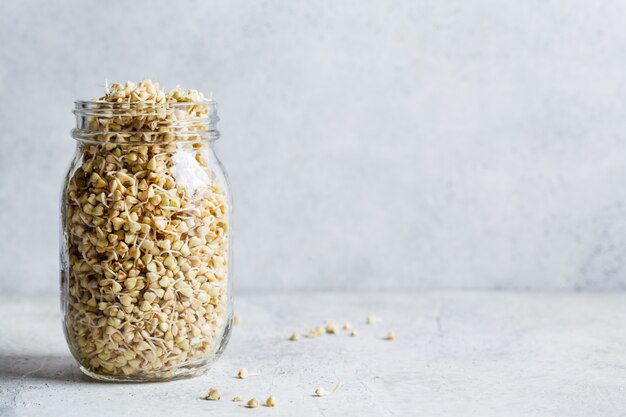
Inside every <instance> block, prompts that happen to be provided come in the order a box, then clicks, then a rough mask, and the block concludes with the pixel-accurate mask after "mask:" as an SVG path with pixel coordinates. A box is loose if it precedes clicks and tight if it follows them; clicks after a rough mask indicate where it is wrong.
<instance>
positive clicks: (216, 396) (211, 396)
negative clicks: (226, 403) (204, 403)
mask: <svg viewBox="0 0 626 417" xmlns="http://www.w3.org/2000/svg"><path fill="white" fill-rule="evenodd" d="M221 398H222V396H221V395H220V392H219V391H218V390H217V388H211V389H210V390H209V393H208V394H207V395H206V397H204V399H205V400H209V401H218V400H220V399H221Z"/></svg>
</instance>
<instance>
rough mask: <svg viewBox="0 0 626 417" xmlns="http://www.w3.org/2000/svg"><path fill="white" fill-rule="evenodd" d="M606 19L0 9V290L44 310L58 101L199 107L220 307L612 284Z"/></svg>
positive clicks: (129, 5) (482, 8)
mask: <svg viewBox="0 0 626 417" xmlns="http://www.w3.org/2000/svg"><path fill="white" fill-rule="evenodd" d="M624 16H626V3H625V2H621V1H602V2H591V1H585V0H570V1H565V0H561V1H539V0H534V1H532V0H529V1H515V0H497V1H489V0H473V1H467V0H446V1H426V0H418V1H415V0H402V1H395V2H391V1H367V2H366V1H345V2H338V1H333V0H322V1H320V0H316V1H308V2H305V1H277V0H270V1H262V2H247V1H228V2H217V1H178V2H175V4H174V2H170V1H163V0H161V1H123V2H122V1H106V2H104V1H55V2H51V1H43V0H41V1H33V0H20V1H10V0H1V1H0V108H1V111H0V128H1V132H0V145H1V148H0V181H1V182H0V185H1V189H0V230H1V232H2V233H1V237H0V264H1V265H2V268H0V291H2V292H4V293H10V292H22V293H43V292H55V291H57V281H58V272H57V270H58V266H57V263H58V261H57V259H58V255H57V254H58V238H57V237H58V207H59V191H60V185H61V181H62V178H63V175H64V172H65V170H66V169H67V166H68V163H69V161H70V157H71V154H72V152H73V148H74V146H75V144H74V142H73V140H72V139H71V138H70V136H69V131H70V129H71V128H72V127H73V122H74V121H73V117H72V114H71V110H72V102H73V100H74V99H76V98H78V97H91V96H96V95H97V94H98V93H99V92H100V90H101V86H102V85H103V84H104V82H105V80H108V81H109V82H113V81H124V80H126V79H134V80H140V79H142V78H144V77H147V78H153V79H155V80H158V81H160V82H161V84H165V85H166V86H169V87H173V86H175V85H176V84H181V85H182V86H185V87H194V88H197V89H200V90H203V91H205V92H209V91H213V93H214V97H215V98H216V99H217V100H218V102H219V103H220V112H221V116H222V123H221V124H220V126H221V131H222V133H223V138H222V139H221V140H220V142H219V143H218V152H219V153H220V155H221V157H222V160H223V162H224V164H225V165H226V167H227V168H228V171H229V174H230V178H231V182H232V188H233V191H234V196H235V204H236V205H235V210H236V213H235V215H236V225H235V227H236V260H235V264H236V286H237V288H238V289H239V290H248V291H252V290H255V291H256V290H258V291H282V290H290V289H321V290H324V289H349V290H351V289H365V290H378V289H380V290H386V289H398V288H461V289H465V288H481V289H482V288H485V289H509V288H512V289H592V290H596V289H607V290H610V289H623V288H625V287H626V263H625V262H626V257H625V256H624V254H625V253H626V206H625V202H626V140H625V137H626V25H624Z"/></svg>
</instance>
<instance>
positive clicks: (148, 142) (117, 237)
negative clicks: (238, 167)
mask: <svg viewBox="0 0 626 417" xmlns="http://www.w3.org/2000/svg"><path fill="white" fill-rule="evenodd" d="M74 114H75V115H76V119H77V127H76V128H75V129H74V130H73V131H72V136H73V137H74V138H75V139H76V140H77V147H76V153H75V155H74V159H73V161H72V163H71V166H70V169H69V172H68V174H67V177H66V179H65V183H64V186H63V195H62V204H61V256H60V258H61V304H62V311H63V317H64V331H65V336H66V340H67V343H68V345H69V348H70V350H71V352H72V354H73V355H74V357H75V358H76V360H77V361H78V363H79V365H80V368H81V370H82V371H83V372H84V373H85V374H87V375H89V376H90V377H92V378H95V379H99V380H107V381H161V380H169V379H173V378H179V377H186V376H193V375H199V374H201V373H203V372H204V371H205V370H206V369H207V368H208V367H209V366H210V365H211V363H212V362H213V361H214V360H215V359H216V358H217V357H218V356H219V355H220V353H221V352H222V350H223V349H224V347H225V346H226V344H227V342H228V338H229V335H230V329H231V321H232V297H231V288H232V286H231V282H232V275H231V273H230V270H231V268H230V264H231V263H230V262H229V259H230V258H231V256H232V254H231V251H230V249H231V231H230V227H229V225H230V207H231V199H230V194H229V191H228V184H227V179H226V176H225V172H224V171H223V168H222V165H221V163H220V162H219V160H218V159H217V156H216V154H215V152H214V149H213V144H214V141H215V140H216V139H218V138H219V132H218V131H217V129H216V123H217V121H218V120H219V118H218V117H217V106H216V103H215V102H214V101H212V100H202V101H196V102H189V101H188V102H180V103H160V104H155V103H145V102H139V103H130V102H123V103H111V102H103V101H99V100H94V101H77V102H76V108H75V110H74Z"/></svg>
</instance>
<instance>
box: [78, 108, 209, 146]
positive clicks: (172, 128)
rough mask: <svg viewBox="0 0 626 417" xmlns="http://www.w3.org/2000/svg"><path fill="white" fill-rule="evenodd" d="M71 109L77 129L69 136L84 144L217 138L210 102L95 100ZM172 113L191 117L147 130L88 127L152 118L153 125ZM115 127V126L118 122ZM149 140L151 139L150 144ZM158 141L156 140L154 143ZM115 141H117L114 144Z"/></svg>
mask: <svg viewBox="0 0 626 417" xmlns="http://www.w3.org/2000/svg"><path fill="white" fill-rule="evenodd" d="M74 104H75V108H74V110H73V111H72V113H74V115H76V118H77V127H76V128H75V129H73V130H72V136H73V137H74V138H75V139H77V140H79V141H81V142H88V143H98V142H100V143H102V142H109V141H112V142H116V141H117V140H119V141H120V142H122V143H128V142H127V141H126V140H125V139H124V137H129V136H135V138H134V139H133V140H132V141H131V143H133V144H139V143H156V142H161V141H162V137H163V136H166V135H168V134H169V135H174V136H175V137H176V138H178V139H182V140H185V141H189V140H193V139H194V138H195V139H200V140H202V139H209V140H215V139H218V138H219V131H218V130H217V128H216V123H217V122H218V121H219V120H220V119H219V116H218V115H217V102H216V101H215V100H213V99H204V100H202V101H181V102H161V103H156V102H153V101H137V102H127V101H126V102H112V101H106V100H99V99H79V100H76V101H75V102H74ZM194 107H198V109H201V110H202V112H200V113H197V115H196V113H195V110H194ZM176 111H184V112H185V113H187V114H188V115H189V113H191V114H192V116H191V117H187V118H184V119H181V120H177V117H176V116H175V115H174V117H173V119H172V120H168V121H167V122H166V123H165V126H163V127H160V128H157V129H156V130H155V128H154V127H153V128H151V129H137V128H133V129H131V130H115V131H112V130H109V129H108V128H107V129H93V128H92V127H88V123H86V121H88V120H94V119H96V120H100V121H101V123H102V124H104V122H105V121H106V120H111V122H106V123H107V124H108V123H113V122H117V121H118V120H126V121H127V123H128V120H132V119H135V118H140V119H144V118H153V120H154V121H155V123H159V122H162V121H165V120H166V117H168V116H169V115H172V114H173V113H174V112H176ZM118 123H119V122H118ZM149 138H153V139H152V140H150V139H149ZM159 138H160V139H161V140H158V139H159ZM103 139H105V140H103ZM116 139H117V140H116Z"/></svg>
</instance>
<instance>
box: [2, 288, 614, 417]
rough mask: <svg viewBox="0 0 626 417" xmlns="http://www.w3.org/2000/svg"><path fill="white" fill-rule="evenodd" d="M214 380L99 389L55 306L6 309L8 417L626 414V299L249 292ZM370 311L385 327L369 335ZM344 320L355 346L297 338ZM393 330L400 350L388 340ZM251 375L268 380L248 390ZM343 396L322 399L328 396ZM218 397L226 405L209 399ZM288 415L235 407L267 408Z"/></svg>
mask: <svg viewBox="0 0 626 417" xmlns="http://www.w3.org/2000/svg"><path fill="white" fill-rule="evenodd" d="M236 311H237V313H238V314H240V315H241V316H242V318H243V322H242V324H241V325H239V326H237V327H235V329H234V332H233V336H232V338H231V341H230V344H229V346H228V348H227V349H226V351H225V353H224V355H223V356H222V358H221V359H220V360H219V361H218V362H217V363H216V364H215V366H214V367H213V369H212V370H210V371H209V372H208V374H207V375H205V376H202V377H198V378H195V379H188V380H182V381H175V382H169V383H153V384H110V383H100V382H93V381H90V380H88V379H87V378H86V377H83V376H82V375H81V373H80V371H79V370H78V368H77V366H76V365H75V364H74V362H73V360H72V358H71V357H70V356H69V352H68V350H67V348H66V346H65V341H64V339H63V336H62V332H61V325H60V314H59V311H58V302H57V299H56V298H50V297H48V298H46V297H40V298H3V299H0V317H1V319H0V415H2V416H64V417H72V416H80V417H84V416H96V415H98V416H99V415H115V416H119V417H122V416H133V417H136V416H148V415H150V416H168V417H171V416H182V415H189V416H200V415H214V416H234V415H238V416H239V415H241V416H243V415H265V416H272V415H273V416H278V415H282V416H299V417H307V416H412V415H415V416H444V415H445V416H464V417H467V416H483V417H484V416H498V417H502V416H507V417H511V416H557V415H559V416H590V415H597V416H604V417H607V416H623V415H624V413H626V330H625V329H626V326H625V324H626V294H576V293H572V294H560V293H552V294H545V293H544V294H532V293H501V292H496V293H476V292H473V293H467V292H464V293H462V292H458V293H454V292H449V293H402V294H400V293H379V294H372V293H368V294H349V293H334V294H328V293H317V294H280V295H265V294H246V295H240V296H238V297H237V299H236ZM368 314H373V315H375V316H378V317H380V318H381V321H380V322H379V323H376V324H374V325H370V326H368V325H366V324H365V323H364V321H365V317H366V316H367V315H368ZM326 320H334V321H336V322H337V323H339V324H343V322H345V321H350V322H351V323H353V325H354V326H355V327H356V328H357V329H358V331H359V333H358V336H357V337H349V336H348V335H347V333H346V332H343V331H341V332H340V333H339V334H337V335H324V336H322V337H318V338H314V339H307V338H303V339H300V340H299V341H297V342H290V341H288V340H287V338H288V337H289V335H290V334H291V333H292V332H293V331H297V330H299V331H301V332H302V331H304V330H305V329H307V328H311V327H314V326H317V325H319V324H322V323H323V322H324V321H326ZM388 330H393V331H394V332H395V334H396V340H394V341H387V340H384V339H383V338H384V336H385V335H386V333H387V331H388ZM241 367H245V368H247V369H248V370H249V371H250V372H258V373H260V374H261V375H260V376H250V377H248V378H247V379H245V380H239V379H236V378H234V377H233V376H234V375H235V373H236V372H237V370H238V369H239V368H241ZM339 381H341V383H342V386H341V387H340V388H339V389H338V390H337V391H336V392H334V393H332V394H331V395H328V396H326V397H321V398H317V397H313V396H312V394H313V392H314V390H315V388H316V387H317V386H323V387H325V388H326V389H327V390H328V389H331V388H332V387H334V386H335V385H336V384H337V382H339ZM213 386H215V387H217V388H219V390H220V391H221V393H222V401H205V400H202V399H201V397H202V396H203V395H204V394H205V393H206V391H207V390H208V389H209V388H210V387H213ZM270 393H271V394H273V395H274V396H275V397H276V399H277V401H278V403H279V404H278V407H276V408H267V407H259V408H257V409H246V408H244V407H243V406H241V405H240V404H241V403H233V402H231V401H230V400H231V398H232V397H234V396H235V395H240V396H241V397H243V398H244V399H246V400H247V399H249V398H251V397H256V398H257V399H259V400H263V399H265V398H266V397H267V396H268V395H269V394H270Z"/></svg>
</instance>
